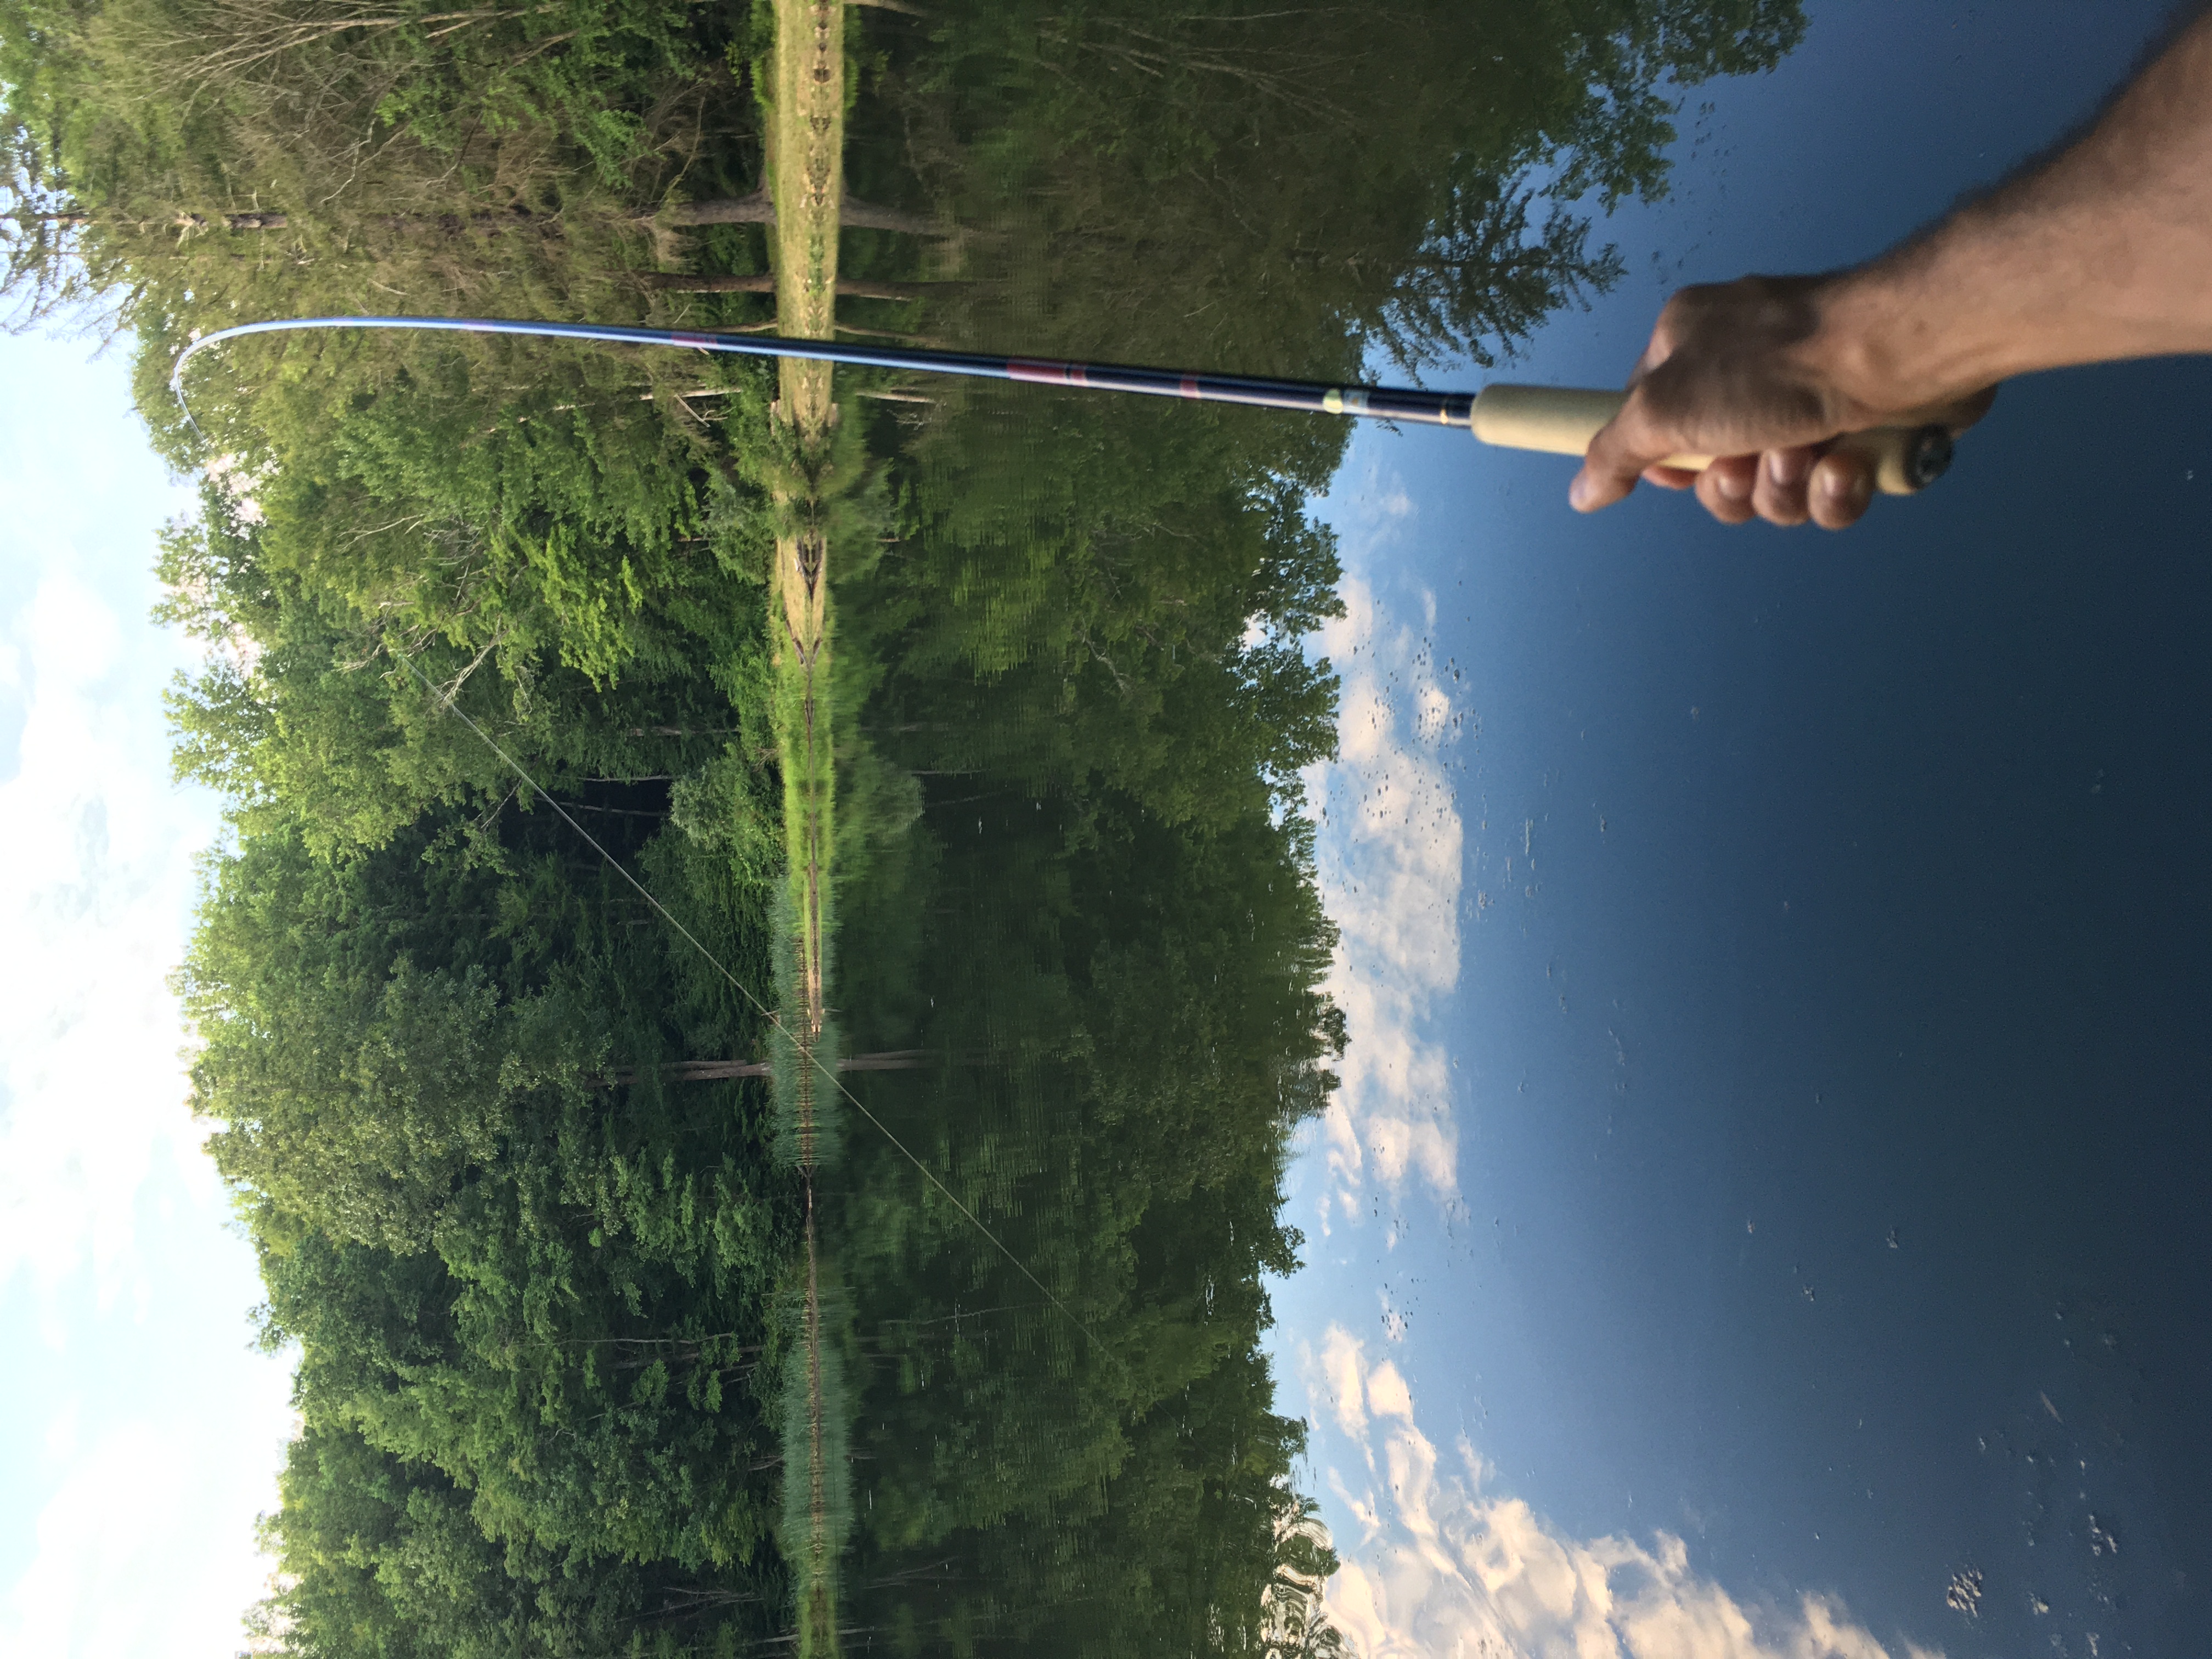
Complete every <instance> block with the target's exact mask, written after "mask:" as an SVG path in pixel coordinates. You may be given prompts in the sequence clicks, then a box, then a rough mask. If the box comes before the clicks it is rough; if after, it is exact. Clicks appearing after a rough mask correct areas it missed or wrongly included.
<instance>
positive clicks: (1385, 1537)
mask: <svg viewBox="0 0 2212 1659" xmlns="http://www.w3.org/2000/svg"><path fill="white" fill-rule="evenodd" d="M1301 1360H1302V1366H1301V1369H1302V1370H1304V1373H1305V1376H1306V1382H1307V1387H1308V1389H1309V1390H1310V1393H1311V1394H1313V1395H1315V1396H1316V1404H1320V1405H1326V1406H1327V1407H1328V1408H1329V1410H1330V1412H1331V1414H1332V1415H1333V1416H1334V1418H1335V1420H1336V1423H1337V1425H1338V1426H1339V1427H1340V1428H1341V1429H1343V1430H1344V1431H1345V1432H1346V1435H1347V1436H1349V1437H1351V1438H1352V1440H1353V1441H1354V1442H1355V1444H1356V1447H1357V1449H1358V1452H1359V1453H1360V1455H1361V1460H1362V1461H1363V1462H1364V1465H1365V1468H1364V1471H1361V1472H1358V1473H1357V1474H1352V1476H1350V1477H1349V1478H1347V1475H1346V1472H1345V1470H1344V1469H1343V1468H1341V1467H1337V1466H1332V1467H1331V1468H1329V1470H1328V1480H1329V1484H1330V1486H1331V1487H1332V1489H1333V1490H1334V1492H1335V1493H1336V1495H1337V1497H1338V1498H1339V1500H1340V1502H1341V1503H1342V1504H1344V1505H1345V1507H1346V1510H1349V1511H1350V1512H1351V1514H1352V1516H1353V1518H1354V1519H1355V1520H1356V1521H1357V1522H1358V1526H1359V1529H1360V1533H1361V1534H1362V1535H1361V1538H1360V1541H1359V1542H1358V1544H1356V1545H1347V1544H1346V1542H1345V1541H1343V1540H1339V1541H1338V1547H1339V1550H1340V1553H1342V1555H1343V1556H1344V1558H1345V1559H1344V1565H1342V1567H1341V1568H1340V1570H1339V1571H1338V1572H1337V1574H1336V1576H1335V1577H1334V1578H1333V1579H1331V1580H1330V1581H1329V1584H1328V1595H1327V1605H1328V1615H1329V1618H1330V1620H1331V1621H1332V1622H1333V1623H1334V1625H1335V1626H1336V1627H1337V1628H1338V1629H1339V1630H1340V1631H1341V1632H1344V1635H1345V1638H1346V1644H1347V1646H1348V1647H1349V1649H1350V1650H1351V1651H1352V1653H1353V1654H1355V1655H1358V1656H1359V1659H1412V1656H1416V1655H1418V1656H1420V1659H1478V1656H1479V1659H1509V1656H1510V1659H1940V1656H1936V1655H1932V1654H1930V1653H1929V1651H1928V1650H1924V1649H1922V1648H1920V1647H1918V1646H1917V1645H1915V1644H1911V1643H1898V1644H1885V1643H1883V1642H1882V1641H1881V1640H1880V1639H1878V1638H1876V1637H1875V1635H1874V1634H1873V1633H1872V1632H1869V1630H1867V1629H1866V1628H1865V1627H1864V1626H1862V1625H1859V1624H1857V1622H1855V1621H1854V1620H1852V1619H1851V1617H1850V1613H1849V1612H1848V1610H1847V1609H1846V1608H1845V1607H1844V1606H1843V1604H1842V1603H1841V1602H1839V1601H1837V1600H1836V1599H1835V1598H1834V1597H1832V1596H1827V1595H1814V1594H1808V1595H1802V1596H1800V1597H1799V1598H1798V1600H1797V1601H1796V1603H1795V1604H1794V1605H1786V1606H1780V1607H1753V1606H1748V1605H1747V1604H1745V1603H1743V1602H1741V1601H1738V1600H1737V1599H1736V1598H1735V1597H1734V1596H1733V1595H1730V1594H1729V1592H1728V1591H1727V1590H1725V1589H1723V1588H1722V1587H1721V1586H1720V1585H1718V1584H1717V1583H1714V1582H1713V1581H1712V1580H1711V1579H1710V1578H1707V1577H1701V1576H1700V1575H1699V1573H1698V1572H1697V1571H1696V1570H1695V1569H1694V1568H1693V1567H1692V1565H1691V1563H1690V1553H1689V1547H1688V1546H1687V1545H1686V1543H1685V1542H1684V1541H1682V1540H1681V1539H1680V1538H1678V1537H1676V1536H1674V1534H1671V1533H1665V1532H1661V1533H1657V1534H1654V1535H1653V1536H1652V1538H1651V1539H1650V1541H1649V1542H1647V1543H1638V1542H1637V1541H1634V1540H1632V1539H1627V1538H1623V1537H1620V1536H1618V1535H1612V1534H1609V1535H1607V1536H1605V1537H1601V1538H1593V1539H1574V1538H1570V1537H1567V1536H1565V1535H1563V1534H1560V1533H1559V1531H1557V1530H1556V1529H1554V1528H1551V1527H1549V1526H1547V1525H1546V1524H1545V1522H1543V1521H1542V1519H1541V1517H1540V1516H1537V1514H1536V1513H1535V1512H1534V1510H1531V1509H1530V1508H1529V1506H1528V1504H1526V1503H1525V1502H1523V1501H1522V1499H1520V1498H1515V1497H1512V1496H1510V1495H1507V1494H1504V1493H1501V1492H1496V1491H1494V1490H1492V1487H1493V1486H1494V1483H1495V1474H1494V1471H1492V1469H1491V1468H1489V1467H1488V1466H1487V1465H1486V1463H1485V1462H1483V1460H1482V1459H1481V1458H1480V1456H1479V1455H1477V1454H1476V1452H1475V1451H1474V1448H1473V1447H1472V1446H1471V1445H1470V1444H1469V1443H1468V1441H1467V1439H1466V1438H1465V1437H1463V1436H1462V1437H1460V1438H1459V1439H1458V1440H1457V1441H1456V1442H1455V1444H1454V1447H1453V1450H1452V1455H1451V1456H1450V1457H1449V1458H1445V1457H1443V1456H1441V1455H1439V1453H1438V1451H1437V1447H1436V1445H1435V1443H1433V1442H1431V1440H1430V1439H1429V1437H1427V1436H1426V1435H1425V1434H1424V1433H1423V1432H1422V1431H1421V1430H1420V1428H1419V1425H1418V1424H1417V1422H1416V1413H1415V1409H1414V1403H1413V1397H1412V1393H1411V1390H1410V1389H1408V1388H1407V1383H1406V1381H1405V1378H1404V1377H1403V1376H1402V1375H1401V1373H1400V1372H1399V1370H1398V1369H1397V1367H1396V1365H1395V1364H1392V1363H1391V1362H1389V1361H1383V1362H1382V1363H1380V1364H1375V1365H1372V1366H1369V1365H1368V1364H1366V1360H1365V1355H1364V1351H1363V1348H1362V1345H1361V1344H1360V1343H1359V1342H1358V1340H1356V1339H1354V1338H1352V1336H1350V1335H1349V1334H1346V1332H1345V1331H1344V1330H1343V1329H1342V1328H1340V1327H1337V1326H1332V1327H1330V1328H1329V1330H1328V1333H1327V1334H1326V1335H1325V1336H1324V1338H1323V1340H1322V1347H1321V1350H1320V1352H1318V1353H1315V1352H1312V1351H1310V1350H1306V1351H1304V1352H1302V1354H1301ZM1347 1401H1355V1402H1364V1407H1363V1408H1360V1409H1354V1410H1351V1411H1347V1410H1346V1409H1345V1407H1346V1402H1347ZM1370 1429H1371V1432H1370ZM1363 1482H1364V1484H1363Z"/></svg>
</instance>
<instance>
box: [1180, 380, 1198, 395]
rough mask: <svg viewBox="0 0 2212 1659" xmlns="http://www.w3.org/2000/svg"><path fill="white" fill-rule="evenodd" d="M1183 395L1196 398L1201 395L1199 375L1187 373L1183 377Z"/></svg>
mask: <svg viewBox="0 0 2212 1659" xmlns="http://www.w3.org/2000/svg"><path fill="white" fill-rule="evenodd" d="M1182 395H1183V396H1184V397H1186V398H1195V397H1197V396H1198V395H1199V392H1198V376H1196V375H1195V374H1186V375H1184V376H1183V377H1182Z"/></svg>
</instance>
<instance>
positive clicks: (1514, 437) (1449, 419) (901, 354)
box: [169, 317, 1951, 495]
mask: <svg viewBox="0 0 2212 1659" xmlns="http://www.w3.org/2000/svg"><path fill="white" fill-rule="evenodd" d="M341 328H374V329H423V330H434V331H441V332H448V333H457V334H521V335H529V336H533V337H538V338H544V339H562V340H593V341H598V342H601V343H606V344H611V345H654V346H676V347H679V348H684V349H690V350H694V351H719V352H725V353H728V354H730V355H732V356H739V357H771V358H785V357H791V358H799V359H801V360H804V361H805V362H821V363H840V364H843V365H844V366H846V367H848V368H887V369H905V370H910V371H914V372H917V373H921V374H961V375H967V376H969V377H971V378H975V379H981V380H1021V381H1026V382H1029V383H1030V384H1033V385H1038V386H1075V387H1079V388H1081V389H1083V390H1085V391H1089V392H1134V393H1137V394H1139V395H1140V396H1145V397H1152V398H1184V399H1187V400H1188V401H1190V402H1193V403H1202V404H1249V405H1252V406H1254V407H1255V408H1260V409H1295V410H1308V411H1310V412H1311V413H1314V414H1320V415H1359V416H1367V417H1368V418H1370V419H1371V420H1381V421H1412V422H1418V423H1419V424H1423V425H1427V426H1455V427H1463V428H1467V429H1468V430H1469V431H1471V432H1473V433H1474V435H1475V436H1476V437H1478V438H1480V440H1481V441H1483V442H1485V443H1486V444H1495V445H1498V446H1500V447H1504V448H1509V449H1535V450H1543V451H1547V452H1549V453H1553V454H1560V455H1580V454H1582V453H1583V452H1584V451H1585V450H1587V449H1588V448H1589V441H1590V440H1591V439H1592V438H1594V437H1595V436H1596V435H1597V434H1598V432H1599V430H1600V429H1601V428H1602V427H1604V425H1605V424H1606V422H1608V421H1610V420H1611V419H1612V418H1613V416H1614V415H1615V414H1616V413H1617V412H1618V411H1619V410H1620V405H1621V403H1622V400H1623V398H1624V395H1625V394H1623V393H1621V392H1584V391H1576V390H1571V389H1569V388H1565V387H1559V386H1486V387H1485V388H1484V389H1483V390H1482V392H1480V393H1479V394H1478V393H1475V392H1425V391H1421V390H1419V389H1417V388H1414V387H1410V386H1331V385H1329V384H1328V383H1327V382H1326V381H1321V380H1272V379H1269V378H1267V377H1265V376H1262V375H1255V374H1212V373H1201V372H1200V371H1198V370H1195V369H1182V368H1133V367H1131V366H1129V365H1127V364H1123V363H1079V362H1064V361H1062V360H1060V359H1058V358H1052V357H999V356H986V355H984V354H981V353H978V352H967V351H924V350H921V349H918V348H915V347H910V346H875V345H847V344H844V343H841V342H838V341H834V340H793V339H787V338H785V337H783V336H781V335H776V334H708V333H701V332H698V331H696V330H689V329H674V328H625V327H622V326H618V325H614V324H611V323H556V322H519V321H514V320H512V319H507V318H499V317H286V318H278V319H272V320H270V321H268V322H261V323H240V324H239V325H237V326H235V327H233V328H226V329H219V330H217V331H216V332H215V333H212V334H207V335H203V336H201V337H200V338H198V339H197V340H195V341H193V342H192V343H191V344H190V345H188V346H186V347H185V349H184V352H183V354H182V355H181V356H179V357H178V359H177V365H176V368H174V369H173V370H172V371H171V373H170V375H169V386H170V389H171V390H172V391H173V392H175V393H176V396H177V401H178V403H179V404H184V402H185V392H184V374H185V364H187V363H189V362H191V360H192V358H193V357H194V356H196V355H197V354H198V353H199V352H202V351H204V350H205V349H207V348H208V347H210V346H211V345H216V344H220V343H222V342H223V341H226V340H236V339H242V338H244V337H246V335H249V334H282V333H289V332H290V331H294V330H298V329H341ZM190 413H191V411H190V409H189V406H187V407H186V416H187V418H189V416H190ZM1832 447H1833V448H1838V449H1850V450H1853V451H1857V452H1859V453H1864V454H1866V455H1867V456H1868V457H1869V459H1871V460H1872V461H1873V463H1874V466H1875V484H1876V487H1877V488H1879V489H1881V490H1882V491H1883V492H1884V493H1885V494H1887V495H1911V494H1912V493H1913V492H1914V491H1916V490H1918V489H1923V488H1924V487H1925V486H1926V485H1928V484H1930V483H1934V482H1935V481H1936V479H1937V478H1939V477H1942V475H1943V471H1944V469H1945V468H1946V467H1948V465H1950V463H1951V435H1950V432H1949V430H1948V428H1945V427H1942V426H1940V425H1929V426H1911V427H1881V428H1875V429H1873V430H1871V431H1868V432H1857V433H1850V434H1848V435H1845V436H1844V437H1842V438H1839V439H1838V440H1837V441H1836V442H1835V443H1834V445H1832ZM1711 459H1712V458H1711V457H1710V456H1705V455H1670V456H1668V458H1667V462H1666V464H1667V465H1670V466H1679V467H1681V468H1684V469H1685V470H1687V471H1703V470H1704V469H1705V467H1706V466H1708V465H1711Z"/></svg>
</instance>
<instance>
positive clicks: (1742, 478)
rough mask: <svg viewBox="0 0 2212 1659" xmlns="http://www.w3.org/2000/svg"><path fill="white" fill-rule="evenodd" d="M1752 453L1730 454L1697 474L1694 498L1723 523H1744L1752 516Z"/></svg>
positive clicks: (1755, 460)
mask: <svg viewBox="0 0 2212 1659" xmlns="http://www.w3.org/2000/svg"><path fill="white" fill-rule="evenodd" d="M1758 465H1759V461H1758V458H1757V457H1756V456H1751V455H1732V456H1729V457H1728V458H1726V459H1723V460H1718V461H1716V462H1714V463H1713V465H1711V466H1709V467H1707V468H1706V469H1705V471H1703V472H1700V473H1699V474H1698V501H1699V504H1700V505H1702V506H1703V507H1705V511H1706V512H1708V513H1711V514H1712V515H1713V517H1715V518H1716V519H1718V520H1720V521H1721V522H1722V523H1723V524H1748V523H1750V522H1751V520H1752V519H1753V517H1754V516H1755V515H1754V513H1753V510H1752V505H1751V491H1752V482H1751V480H1752V473H1753V470H1754V469H1755V468H1756V467H1757V466H1758Z"/></svg>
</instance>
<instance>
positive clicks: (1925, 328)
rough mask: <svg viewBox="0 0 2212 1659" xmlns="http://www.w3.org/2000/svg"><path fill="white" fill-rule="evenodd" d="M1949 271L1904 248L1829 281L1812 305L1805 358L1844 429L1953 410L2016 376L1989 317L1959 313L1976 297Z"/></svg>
mask: <svg viewBox="0 0 2212 1659" xmlns="http://www.w3.org/2000/svg"><path fill="white" fill-rule="evenodd" d="M1942 264H1943V259H1942V252H1941V250H1939V249H1936V248H1934V247H1931V246H1928V245H1926V244H1922V245H1918V246H1910V247H1906V248H1904V249H1900V250H1899V251H1898V252H1894V253H1892V254H1887V255H1885V256H1884V257H1883V258H1880V259H1876V260H1875V261H1873V262H1872V263H1871V264H1866V265H1862V266H1860V267H1858V268H1857V270H1848V271H1844V272H1842V273H1840V274H1838V276H1834V277H1832V278H1830V279H1829V280H1828V281H1827V282H1826V283H1824V284H1823V285H1822V286H1821V288H1820V290H1819V291H1818V292H1817V293H1816V294H1815V295H1814V300H1813V307H1814V321H1813V326H1812V329H1811V331H1810V332H1809V333H1808V335H1807V337H1806V338H1805V341H1804V343H1803V344H1802V347H1801V355H1802V358H1803V360H1804V361H1805V363H1806V366H1807V368H1808V369H1809V370H1810V372H1811V374H1813V376H1814V380H1815V381H1816V383H1817V384H1820V385H1822V386H1826V387H1828V388H1830V390H1831V392H1832V395H1833V396H1835V397H1836V398H1838V401H1839V402H1840V403H1841V404H1843V405H1844V407H1843V408H1840V409H1838V410H1837V411H1836V412H1837V414H1838V416H1839V417H1841V418H1843V419H1844V420H1845V422H1846V423H1847V424H1850V425H1854V426H1866V425H1877V424H1881V423H1884V422H1887V421H1889V420H1891V419H1892V418H1893V417H1895V416H1899V415H1901V414H1904V413H1906V412H1908V411H1911V410H1923V409H1934V408H1938V407H1941V406H1942V405H1944V404H1952V403H1956V402H1958V401H1959V400H1960V399H1962V398H1967V397H1970V396H1972V394H1973V393H1975V392H1979V391H1981V390H1982V389H1983V388H1984V387H1986V386H1992V385H1994V384H1995V383H1996V382H1997V381H1998V380H2002V379H2004V378H2005V377H2006V376H2007V375H2008V374H2013V373H2015V372H2017V369H2016V366H2014V365H2011V364H2008V362H2006V361H2005V356H2006V351H2005V346H2006V341H2005V339H2004V337H2003V334H2002V331H2000V330H1999V329H1997V328H1995V327H1993V326H1991V322H1992V320H1993V319H1990V316H1989V315H1988V313H1987V312H1986V310H1983V311H1982V312H1980V313H1977V312H1976V311H1975V310H1973V309H1970V308H1964V307H1959V306H1957V305H1956V304H1954V303H1953V301H1952V300H1951V298H1950V295H1953V294H1956V293H1960V292H1966V293H1971V292H1972V288H1971V286H1965V285H1954V284H1951V283H1947V282H1945V281H1944V280H1943V278H1942V269H1941V268H1942Z"/></svg>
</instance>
